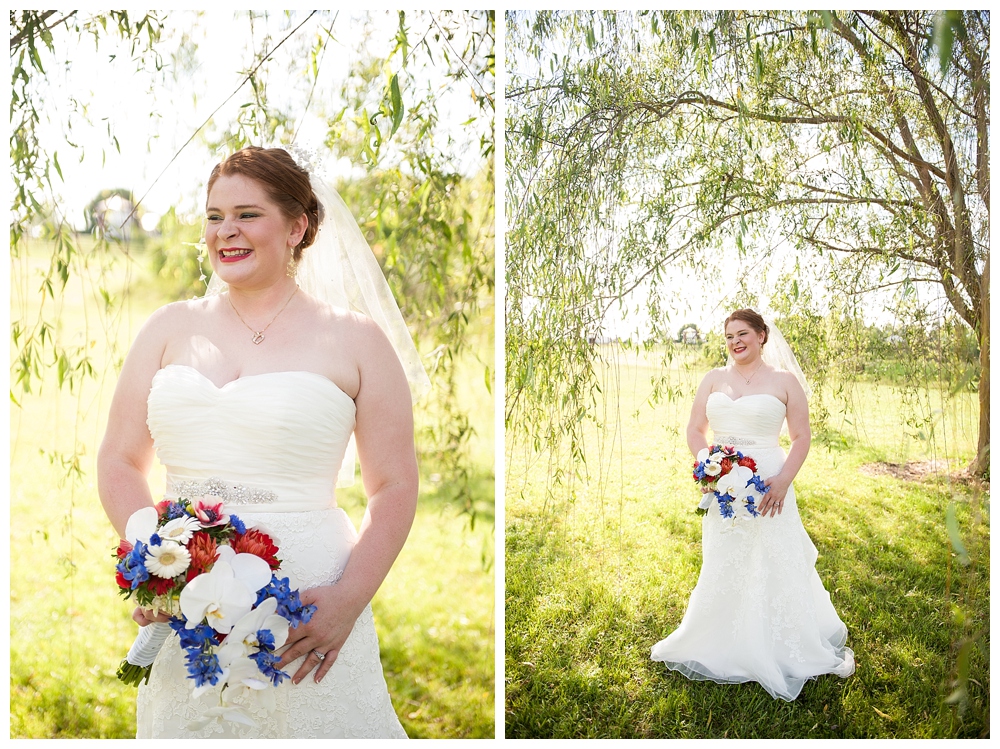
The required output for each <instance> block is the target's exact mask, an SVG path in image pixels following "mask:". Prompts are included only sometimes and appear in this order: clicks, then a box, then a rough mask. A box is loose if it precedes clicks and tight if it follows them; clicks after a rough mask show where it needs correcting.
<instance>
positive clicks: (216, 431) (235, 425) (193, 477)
mask: <svg viewBox="0 0 1000 749" xmlns="http://www.w3.org/2000/svg"><path fill="white" fill-rule="evenodd" d="M354 417H355V407H354V401H353V400H352V399H351V398H350V397H349V396H348V395H347V394H346V393H344V392H343V391H342V390H340V388H338V387H337V386H336V385H335V384H334V383H333V382H332V381H330V380H328V379H326V378H325V377H323V376H321V375H318V374H314V373H311V372H276V373H273V374H262V375H252V376H247V377H242V378H240V379H238V380H235V381H233V382H230V383H228V384H226V385H225V386H223V387H221V388H218V387H216V386H215V385H214V384H213V383H212V382H211V381H210V380H208V379H207V378H206V377H205V376H204V375H202V374H201V373H199V372H198V371H197V370H195V369H193V368H191V367H188V366H182V365H170V366H167V367H165V368H163V369H161V370H160V371H159V372H157V374H156V376H155V377H154V378H153V385H152V389H151V390H150V393H149V400H148V416H147V424H148V426H149V431H150V434H151V435H152V436H153V441H154V446H155V448H156V453H157V455H158V457H159V459H160V461H161V462H162V463H163V464H164V465H165V466H166V468H167V492H166V496H167V497H170V498H176V497H177V496H178V495H179V494H183V495H184V496H198V495H201V494H207V493H211V494H216V495H221V496H222V497H223V498H224V499H225V501H226V503H227V507H228V509H229V511H230V512H234V513H236V514H237V515H238V516H240V518H241V519H243V520H244V521H245V522H246V523H247V525H251V524H252V525H258V526H261V527H262V529H266V530H267V532H269V533H270V534H271V535H272V537H273V538H274V540H275V543H276V544H277V545H278V548H279V549H280V552H279V554H278V557H279V559H281V570H280V571H279V576H283V577H289V578H290V581H291V584H292V586H293V587H298V588H299V590H304V589H306V588H311V587H316V586H320V585H331V584H333V583H335V582H337V580H338V579H339V578H340V576H341V574H342V573H343V570H344V567H345V566H346V564H347V560H348V558H349V557H350V554H351V549H352V547H353V545H354V542H355V539H356V533H355V530H354V526H353V525H352V524H351V521H350V520H349V519H348V517H347V515H346V514H345V513H344V511H343V510H341V509H338V508H337V507H336V503H335V500H334V486H335V483H336V479H337V472H338V469H339V468H340V464H341V461H342V460H343V457H344V453H345V450H346V448H347V444H348V441H349V439H350V436H351V433H352V432H353V430H354ZM301 662H302V661H301V659H300V660H297V661H295V662H293V663H291V664H289V665H288V666H287V667H285V669H283V670H284V671H285V672H286V673H288V674H289V675H292V674H294V673H295V671H296V670H297V669H298V667H299V665H300V664H301ZM314 673H315V671H313V672H312V673H310V674H309V676H307V677H306V678H305V679H303V680H302V682H301V683H299V684H297V685H294V684H292V683H291V680H290V679H289V680H286V681H285V682H284V683H283V684H282V685H281V686H279V687H277V688H276V689H275V697H276V709H275V710H274V712H272V713H268V712H265V711H264V710H263V709H261V708H259V707H257V706H251V707H248V708H247V709H246V712H247V714H249V715H250V716H251V718H252V719H253V720H254V721H255V722H256V727H253V728H251V727H249V726H244V725H241V724H237V723H231V722H225V723H220V722H219V721H213V722H211V723H209V724H208V725H207V726H205V727H203V728H201V729H199V730H191V729H189V726H190V724H192V723H193V722H195V721H197V720H198V719H199V717H200V716H201V714H202V711H203V710H204V709H205V708H211V707H213V706H217V705H218V704H219V698H218V691H219V688H218V687H216V688H215V689H212V690H210V691H209V692H207V693H206V694H203V695H201V696H200V697H199V698H198V699H193V698H192V697H191V690H192V688H193V686H194V682H193V681H192V680H190V679H188V678H187V670H186V668H185V665H184V654H183V652H182V651H181V649H180V646H179V644H178V641H177V636H176V635H175V634H173V633H171V635H170V637H169V638H168V639H167V641H166V644H165V645H164V646H163V649H162V650H161V651H160V654H159V655H158V656H157V658H156V661H155V662H154V664H153V671H152V675H151V677H150V680H149V684H148V685H144V686H140V688H139V695H138V700H137V710H136V712H137V738H233V737H237V738H406V734H405V732H404V731H403V728H402V726H401V725H400V723H399V720H398V719H397V717H396V714H395V712H394V711H393V707H392V703H391V701H390V700H389V693H388V690H387V688H386V683H385V678H384V677H383V675H382V666H381V663H380V661H379V646H378V638H377V636H376V634H375V625H374V621H373V619H372V613H371V607H368V608H366V609H365V611H364V613H363V614H362V615H361V617H360V618H359V619H358V620H357V622H356V623H355V625H354V630H353V632H352V633H351V635H350V637H348V639H347V642H346V643H345V645H344V647H343V649H342V650H341V651H340V654H339V655H338V656H337V660H336V662H335V663H334V664H333V667H332V668H331V669H330V671H329V672H328V673H327V674H326V676H325V677H324V679H323V681H322V682H320V683H319V684H316V683H315V682H314V681H313V675H314ZM244 704H245V703H244Z"/></svg>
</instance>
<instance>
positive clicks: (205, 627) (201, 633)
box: [170, 616, 215, 651]
mask: <svg viewBox="0 0 1000 749" xmlns="http://www.w3.org/2000/svg"><path fill="white" fill-rule="evenodd" d="M186 622H187V620H185V619H184V618H182V617H177V616H175V617H171V619H170V628H171V629H172V630H174V632H176V633H177V635H178V637H180V640H181V647H182V648H184V649H185V650H188V651H191V650H199V651H200V650H203V649H205V648H207V647H211V646H212V645H214V644H215V633H214V630H213V629H212V626H211V625H210V624H206V623H205V622H202V623H201V624H199V625H198V626H197V627H195V628H194V629H187V626H186Z"/></svg>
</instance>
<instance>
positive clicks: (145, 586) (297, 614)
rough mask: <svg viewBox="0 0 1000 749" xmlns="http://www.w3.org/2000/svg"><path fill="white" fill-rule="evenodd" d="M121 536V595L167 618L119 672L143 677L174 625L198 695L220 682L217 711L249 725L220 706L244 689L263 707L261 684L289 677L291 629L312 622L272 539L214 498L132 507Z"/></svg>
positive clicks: (269, 698) (147, 632) (132, 680)
mask: <svg viewBox="0 0 1000 749" xmlns="http://www.w3.org/2000/svg"><path fill="white" fill-rule="evenodd" d="M125 536H126V537H125V538H124V539H122V540H121V542H120V543H119V544H118V549H117V551H116V556H117V558H118V564H117V566H116V570H117V576H116V579H117V582H118V587H119V589H120V590H119V592H120V593H121V594H122V595H123V596H124V597H125V598H126V599H128V598H132V597H134V598H135V601H136V602H137V603H138V604H139V605H140V606H142V607H144V608H148V609H152V611H153V612H154V613H157V612H163V613H166V614H167V615H168V616H169V617H170V622H169V623H160V622H157V623H154V624H151V625H149V626H146V627H143V628H142V629H141V630H140V632H139V636H138V637H137V638H136V641H135V644H133V646H132V649H131V650H130V651H129V654H128V656H127V657H126V659H125V660H124V661H122V664H121V666H120V667H119V669H118V678H119V679H121V680H122V681H123V682H125V683H126V684H132V685H134V686H138V684H139V682H140V681H142V680H146V681H147V682H148V681H149V674H150V672H151V670H152V663H153V659H154V658H155V657H156V654H157V653H158V652H159V650H160V647H161V646H162V644H163V642H164V640H165V639H166V638H167V636H168V635H169V634H170V631H171V630H173V631H174V632H176V633H177V634H178V636H179V637H180V645H181V647H182V648H183V649H184V650H185V651H187V655H186V660H187V670H188V678H190V679H191V680H192V681H193V682H194V690H193V694H194V696H196V697H197V696H198V695H200V694H201V693H203V692H205V691H207V690H209V689H211V688H212V687H214V686H217V685H219V684H220V683H221V685H222V689H221V692H220V694H222V695H224V696H223V697H222V699H221V702H222V704H223V707H222V708H219V711H220V712H219V715H220V716H221V717H225V718H227V719H230V720H238V721H240V722H250V721H249V718H246V717H245V716H243V715H242V713H240V711H239V710H232V709H227V708H225V704H226V703H230V704H231V697H232V696H233V695H234V694H235V693H239V692H246V691H247V690H251V693H254V694H257V693H259V694H257V696H260V697H262V698H264V700H265V701H266V702H265V706H267V703H272V702H273V695H271V694H269V693H267V694H265V693H264V692H263V691H262V690H267V689H268V687H271V686H272V685H273V686H278V685H279V684H280V683H281V682H282V681H283V680H284V679H287V678H289V675H288V674H287V673H285V672H284V671H281V670H280V669H279V668H278V666H277V664H278V661H280V660H281V657H280V656H279V655H277V654H276V652H275V651H277V650H278V649H279V648H281V647H282V646H283V645H284V644H285V641H286V640H287V639H288V630H289V628H290V627H292V628H294V627H297V626H298V625H299V624H300V623H302V622H308V621H309V619H310V618H311V617H312V615H313V613H314V612H315V611H316V607H315V606H306V605H303V604H302V602H301V600H300V599H299V593H298V591H297V590H293V589H292V588H291V587H290V585H289V581H288V578H280V577H278V575H277V572H278V571H279V570H280V568H281V562H280V560H279V559H278V557H277V554H278V547H277V546H276V545H275V543H274V541H273V540H272V539H271V537H270V536H269V535H268V534H267V533H264V532H263V531H261V530H259V529H257V528H247V527H246V526H245V524H244V523H243V521H241V520H240V519H239V518H238V517H237V516H236V515H231V514H227V512H226V509H225V507H224V506H223V503H222V502H221V501H220V500H218V499H217V498H215V497H210V496H207V497H195V498H193V499H178V500H175V501H172V500H164V501H163V502H160V503H159V504H157V505H156V506H155V507H144V508H142V509H141V510H137V511H136V512H135V513H133V514H132V516H131V517H130V518H129V521H128V525H127V526H126V529H125ZM227 691H228V692H229V693H228V694H226V692H227Z"/></svg>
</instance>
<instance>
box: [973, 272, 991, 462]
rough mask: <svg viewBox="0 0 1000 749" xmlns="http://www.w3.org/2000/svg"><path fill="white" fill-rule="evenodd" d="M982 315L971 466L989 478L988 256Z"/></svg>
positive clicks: (983, 280) (983, 281)
mask: <svg viewBox="0 0 1000 749" xmlns="http://www.w3.org/2000/svg"><path fill="white" fill-rule="evenodd" d="M979 298H980V304H981V305H982V313H981V315H980V322H979V331H978V332H979V364H980V367H981V374H980V379H979V445H978V447H977V448H976V457H975V460H973V461H972V465H971V466H969V472H970V473H972V475H974V476H985V477H987V478H988V477H989V473H990V256H989V254H987V255H986V266H985V267H984V268H983V279H982V291H981V293H980V297H979Z"/></svg>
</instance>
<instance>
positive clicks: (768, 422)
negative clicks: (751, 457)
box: [705, 391, 785, 452]
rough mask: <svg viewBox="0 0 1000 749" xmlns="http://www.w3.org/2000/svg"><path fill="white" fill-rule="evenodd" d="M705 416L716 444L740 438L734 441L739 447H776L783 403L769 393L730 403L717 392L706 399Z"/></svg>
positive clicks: (782, 419)
mask: <svg viewBox="0 0 1000 749" xmlns="http://www.w3.org/2000/svg"><path fill="white" fill-rule="evenodd" d="M705 413H706V414H707V415H708V423H709V425H710V426H711V427H712V431H713V432H714V433H715V439H716V440H717V441H723V438H724V437H733V438H740V439H739V440H736V441H740V442H741V445H742V446H752V445H756V446H759V447H777V445H778V435H779V434H780V433H781V425H782V424H783V423H784V421H785V404H784V403H782V402H781V401H780V400H778V399H777V398H776V397H775V396H773V395H770V394H769V393H754V394H752V395H744V396H743V397H741V398H737V399H735V400H733V399H732V398H730V397H729V396H728V395H726V394H725V393H721V392H718V391H716V392H714V393H712V394H710V395H709V396H708V403H707V404H706V406H705ZM743 452H747V450H744V451H743Z"/></svg>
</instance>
